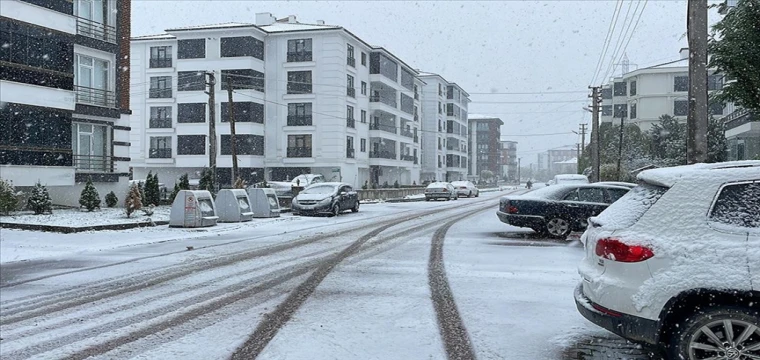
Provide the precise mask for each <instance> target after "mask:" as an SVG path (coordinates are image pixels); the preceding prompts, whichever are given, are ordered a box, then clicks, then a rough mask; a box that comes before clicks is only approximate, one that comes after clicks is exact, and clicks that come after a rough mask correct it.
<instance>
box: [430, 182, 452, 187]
mask: <svg viewBox="0 0 760 360" xmlns="http://www.w3.org/2000/svg"><path fill="white" fill-rule="evenodd" d="M446 184H448V183H447V182H444V181H436V182H434V183H430V185H428V186H427V187H431V186H446Z"/></svg>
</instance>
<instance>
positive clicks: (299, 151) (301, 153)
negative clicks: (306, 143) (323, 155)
mask: <svg viewBox="0 0 760 360" xmlns="http://www.w3.org/2000/svg"><path fill="white" fill-rule="evenodd" d="M287 155H288V157H289V158H310V157H311V148H310V147H288V154H287Z"/></svg>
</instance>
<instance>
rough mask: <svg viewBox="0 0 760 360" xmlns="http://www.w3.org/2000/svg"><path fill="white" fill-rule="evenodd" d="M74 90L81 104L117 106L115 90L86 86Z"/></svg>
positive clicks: (77, 100)
mask: <svg viewBox="0 0 760 360" xmlns="http://www.w3.org/2000/svg"><path fill="white" fill-rule="evenodd" d="M74 91H75V92H76V102H78V103H80V104H88V105H95V106H102V107H108V108H115V107H116V94H115V93H114V92H113V91H108V90H103V89H95V88H91V87H86V86H74ZM169 91H170V94H171V89H169ZM170 97H171V96H170Z"/></svg>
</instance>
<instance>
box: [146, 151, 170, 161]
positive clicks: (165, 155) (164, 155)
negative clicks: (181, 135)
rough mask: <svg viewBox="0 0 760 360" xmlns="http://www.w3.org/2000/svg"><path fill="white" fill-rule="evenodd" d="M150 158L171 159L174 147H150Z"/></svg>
mask: <svg viewBox="0 0 760 360" xmlns="http://www.w3.org/2000/svg"><path fill="white" fill-rule="evenodd" d="M148 158H150V159H171V158H172V149H170V148H169V149H166V148H164V149H149V151H148Z"/></svg>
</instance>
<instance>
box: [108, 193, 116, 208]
mask: <svg viewBox="0 0 760 360" xmlns="http://www.w3.org/2000/svg"><path fill="white" fill-rule="evenodd" d="M118 203H119V198H117V197H116V194H115V193H114V192H113V191H111V192H110V193H108V194H106V206H108V207H110V208H112V207H114V206H116V204H118Z"/></svg>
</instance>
